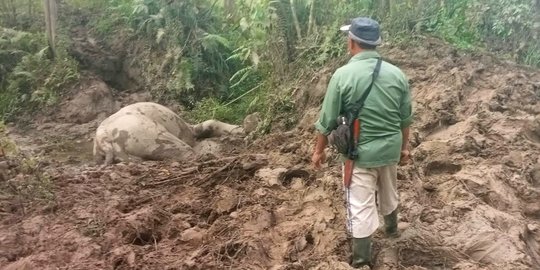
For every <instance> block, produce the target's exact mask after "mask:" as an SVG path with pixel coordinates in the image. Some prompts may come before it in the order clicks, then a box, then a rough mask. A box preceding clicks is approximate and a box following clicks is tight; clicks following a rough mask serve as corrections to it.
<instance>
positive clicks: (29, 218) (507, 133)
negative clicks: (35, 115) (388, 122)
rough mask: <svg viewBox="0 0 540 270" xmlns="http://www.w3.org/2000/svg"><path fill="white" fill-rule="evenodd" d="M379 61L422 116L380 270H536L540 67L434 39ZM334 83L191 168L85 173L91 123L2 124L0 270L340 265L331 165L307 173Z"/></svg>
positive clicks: (315, 84)
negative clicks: (293, 117) (320, 114)
mask: <svg viewBox="0 0 540 270" xmlns="http://www.w3.org/2000/svg"><path fill="white" fill-rule="evenodd" d="M384 55H385V57H386V58H387V60H388V61H390V62H392V63H395V64H396V65H398V66H400V67H401V68H403V70H404V71H405V72H406V74H407V75H408V76H409V78H410V80H411V85H412V89H413V90H412V91H413V96H414V100H415V111H416V115H417V117H416V122H415V123H414V133H413V136H412V138H411V141H412V145H413V147H414V151H413V159H414V164H411V165H408V166H406V167H402V168H401V169H400V171H399V177H398V178H399V181H398V186H399V190H400V196H401V198H400V201H401V210H402V212H401V215H400V228H401V229H402V235H401V237H400V238H399V239H396V240H387V239H385V238H384V237H382V234H380V233H377V235H376V239H375V250H376V252H375V261H376V266H375V269H508V270H510V269H540V195H539V194H540V155H539V153H540V117H539V116H538V115H539V114H540V103H539V101H540V71H538V70H533V69H529V68H526V67H520V66H516V65H515V64H512V63H506V62H503V61H499V60H496V59H494V58H493V57H491V56H486V55H482V54H480V55H470V54H465V53H461V52H458V51H455V50H453V49H451V48H450V47H448V46H446V45H444V44H441V43H440V42H438V41H434V40H426V41H425V42H424V45H423V46H422V47H420V48H415V50H412V51H411V50H406V49H403V48H399V47H392V48H386V49H385V50H384ZM329 75H330V70H323V71H321V72H319V74H317V76H315V78H316V79H314V80H312V81H311V82H310V83H307V84H306V85H305V86H304V87H301V89H300V90H299V91H297V93H296V95H297V103H298V104H297V105H298V108H300V110H301V111H302V112H301V114H300V115H302V116H303V119H301V120H300V121H299V123H298V127H297V128H296V129H294V130H292V131H283V132H275V133H273V134H270V135H266V136H264V137H262V138H259V139H256V140H251V141H250V140H247V141H245V140H243V139H241V138H222V139H219V140H220V142H221V143H222V144H223V145H225V146H226V147H224V152H223V153H222V154H220V155H218V156H212V155H206V156H203V157H201V158H200V159H199V160H197V161H193V162H189V163H178V162H144V163H139V164H134V163H129V164H125V163H121V164H116V165H113V166H109V167H100V166H95V165H92V163H91V161H90V160H91V155H90V152H89V151H90V150H91V148H90V145H89V142H90V141H91V138H92V132H93V131H94V128H95V125H96V124H97V123H98V122H99V117H100V116H98V115H96V117H97V118H98V119H97V120H95V121H93V122H92V121H90V122H87V123H84V124H81V123H77V121H70V119H71V120H72V119H73V116H70V117H63V118H62V117H57V118H54V121H53V120H49V121H50V122H49V123H38V124H37V126H34V127H31V128H30V129H28V130H25V131H21V130H19V129H16V128H12V129H11V133H10V136H11V138H12V139H14V140H15V141H16V143H17V144H19V145H21V146H22V147H21V148H23V149H25V147H24V146H27V148H26V149H25V150H26V152H27V153H28V154H26V158H23V159H22V160H23V162H22V163H21V158H20V157H19V159H17V160H16V159H14V158H13V157H11V158H7V159H8V162H3V163H2V166H4V167H7V168H8V170H5V172H6V173H4V175H3V176H2V179H0V180H2V183H1V190H0V218H1V222H0V266H1V267H0V268H1V269H276V270H277V269H321V270H322V269H350V268H349V266H348V265H347V263H346V262H347V260H348V257H349V248H348V242H347V235H346V233H345V211H344V201H343V197H342V193H341V182H340V181H341V180H340V176H339V165H338V163H337V161H336V159H335V158H334V159H333V160H332V161H331V162H330V164H329V166H328V167H326V168H325V169H324V170H322V171H319V172H316V171H313V170H312V169H311V167H310V165H309V160H310V156H311V155H310V154H311V149H312V145H313V140H312V138H313V130H312V129H311V128H310V126H311V123H313V122H314V118H315V115H316V110H317V104H318V102H320V98H321V93H322V94H323V93H324V86H325V84H326V82H327V80H328V76H329ZM75 92H77V91H75ZM114 98H115V99H117V100H118V97H117V96H115V97H114ZM125 100H127V101H130V100H131V99H129V98H126V99H125ZM103 104H104V105H103ZM103 104H102V105H103V106H106V107H107V108H111V110H112V108H113V107H111V106H117V105H118V104H116V105H114V104H113V103H108V102H105V103H103ZM66 106H67V105H66ZM100 106H101V105H100ZM97 107H99V106H97ZM100 108H101V107H100ZM101 110H103V109H101ZM67 115H69V113H68V114H67ZM66 122H71V123H66ZM73 122H75V123H73ZM79 122H80V121H79ZM83 122H84V121H83ZM55 138H56V141H55ZM30 145H34V146H35V147H30ZM38 154H39V156H38V157H39V159H37V158H36V155H38ZM4 159H5V158H4Z"/></svg>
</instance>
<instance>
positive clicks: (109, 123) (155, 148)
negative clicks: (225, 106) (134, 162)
mask: <svg viewBox="0 0 540 270" xmlns="http://www.w3.org/2000/svg"><path fill="white" fill-rule="evenodd" d="M242 133H243V129H242V128H241V127H238V126H234V125H229V124H226V123H222V122H219V121H215V120H209V121H206V122H204V123H201V124H198V125H195V126H191V125H188V124H187V123H186V122H185V121H184V120H182V118H180V117H179V116H178V115H176V114H175V113H174V112H173V111H171V110H170V109H168V108H167V107H165V106H162V105H159V104H156V103H152V102H140V103H135V104H131V105H128V106H126V107H124V108H122V109H120V110H119V111H118V112H116V113H115V114H113V115H111V116H109V118H107V119H105V120H104V121H103V122H102V123H101V124H100V126H99V127H98V129H97V131H96V137H95V139H94V156H95V158H96V161H97V162H98V163H101V162H103V161H105V163H106V164H111V163H112V162H113V161H114V160H115V159H116V160H129V159H130V158H140V159H145V160H165V159H175V160H187V159H191V158H194V156H195V152H194V151H193V147H194V146H195V145H196V140H195V139H196V138H200V137H209V136H218V135H223V134H242Z"/></svg>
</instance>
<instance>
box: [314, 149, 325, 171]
mask: <svg viewBox="0 0 540 270" xmlns="http://www.w3.org/2000/svg"><path fill="white" fill-rule="evenodd" d="M325 162H326V153H325V152H324V151H322V152H317V151H315V152H313V157H311V163H312V164H313V167H315V169H320V168H321V164H323V163H325Z"/></svg>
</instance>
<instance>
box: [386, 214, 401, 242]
mask: <svg viewBox="0 0 540 270" xmlns="http://www.w3.org/2000/svg"><path fill="white" fill-rule="evenodd" d="M384 232H385V233H386V235H387V236H388V237H391V238H397V237H399V231H398V210H397V209H396V210H394V211H393V212H392V213H390V214H389V215H387V216H384Z"/></svg>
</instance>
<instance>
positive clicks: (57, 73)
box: [0, 28, 79, 120]
mask: <svg viewBox="0 0 540 270" xmlns="http://www.w3.org/2000/svg"><path fill="white" fill-rule="evenodd" d="M63 42H65V41H62V40H61V41H60V42H59V45H58V47H57V48H58V49H57V56H56V58H55V59H51V57H50V55H48V53H49V50H48V47H47V43H46V38H45V36H44V34H41V33H28V32H21V31H16V30H12V29H5V28H2V29H0V88H1V90H2V91H1V92H0V118H1V119H3V120H14V119H15V118H16V117H20V116H22V115H23V114H27V113H32V112H36V111H39V110H40V109H42V108H44V107H46V106H52V105H55V104H56V103H57V102H58V101H59V98H60V96H61V95H62V93H63V92H64V91H65V90H66V89H67V88H68V87H69V86H70V85H72V84H73V83H75V82H76V81H77V80H78V79H79V71H78V64H77V62H76V61H75V60H74V59H73V58H71V57H70V56H69V55H68V53H67V51H66V49H65V48H66V46H65V45H64V43H63Z"/></svg>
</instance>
